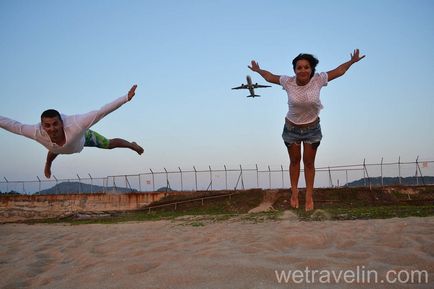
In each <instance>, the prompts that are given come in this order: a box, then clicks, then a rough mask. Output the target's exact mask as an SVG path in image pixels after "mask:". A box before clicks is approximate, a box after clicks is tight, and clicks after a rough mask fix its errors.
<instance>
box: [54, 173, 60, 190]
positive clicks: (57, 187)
mask: <svg viewBox="0 0 434 289" xmlns="http://www.w3.org/2000/svg"><path fill="white" fill-rule="evenodd" d="M53 178H54V179H55V180H56V194H58V193H59V183H58V182H57V178H56V176H55V175H53Z"/></svg>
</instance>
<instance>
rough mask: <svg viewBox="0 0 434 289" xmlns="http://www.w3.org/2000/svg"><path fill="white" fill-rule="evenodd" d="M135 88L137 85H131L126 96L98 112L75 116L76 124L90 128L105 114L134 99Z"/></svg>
mask: <svg viewBox="0 0 434 289" xmlns="http://www.w3.org/2000/svg"><path fill="white" fill-rule="evenodd" d="M136 88H137V85H133V86H132V87H131V89H130V90H129V91H128V94H127V95H124V96H122V97H120V98H118V99H116V100H114V101H112V102H110V103H108V104H106V105H104V106H102V107H101V108H100V109H99V110H94V111H91V112H88V113H86V114H81V115H77V116H76V122H77V123H78V124H79V125H80V127H81V128H83V129H88V128H90V127H91V126H92V125H94V124H96V123H97V122H98V121H100V120H101V119H102V118H103V117H105V116H106V115H107V114H109V113H111V112H113V111H115V110H116V109H118V108H119V107H121V106H122V105H123V104H125V103H127V102H128V101H130V100H131V99H132V98H133V97H134V95H135V94H136Z"/></svg>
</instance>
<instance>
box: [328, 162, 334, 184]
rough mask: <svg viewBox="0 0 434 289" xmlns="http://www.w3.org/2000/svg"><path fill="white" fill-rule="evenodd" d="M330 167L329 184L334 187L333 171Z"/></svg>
mask: <svg viewBox="0 0 434 289" xmlns="http://www.w3.org/2000/svg"><path fill="white" fill-rule="evenodd" d="M328 168H329V186H330V187H331V188H333V179H332V172H331V171H330V167H328Z"/></svg>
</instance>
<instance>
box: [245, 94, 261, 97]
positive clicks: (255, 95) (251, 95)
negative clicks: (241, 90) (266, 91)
mask: <svg viewBox="0 0 434 289" xmlns="http://www.w3.org/2000/svg"><path fill="white" fill-rule="evenodd" d="M247 97H261V96H260V95H259V94H250V95H248V96H247Z"/></svg>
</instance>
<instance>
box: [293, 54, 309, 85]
mask: <svg viewBox="0 0 434 289" xmlns="http://www.w3.org/2000/svg"><path fill="white" fill-rule="evenodd" d="M294 72H295V77H296V81H297V84H298V85H306V84H308V83H309V80H310V75H311V74H312V68H311V67H310V63H309V61H307V60H306V59H300V60H299V61H297V64H296V65H295V71H294Z"/></svg>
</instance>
